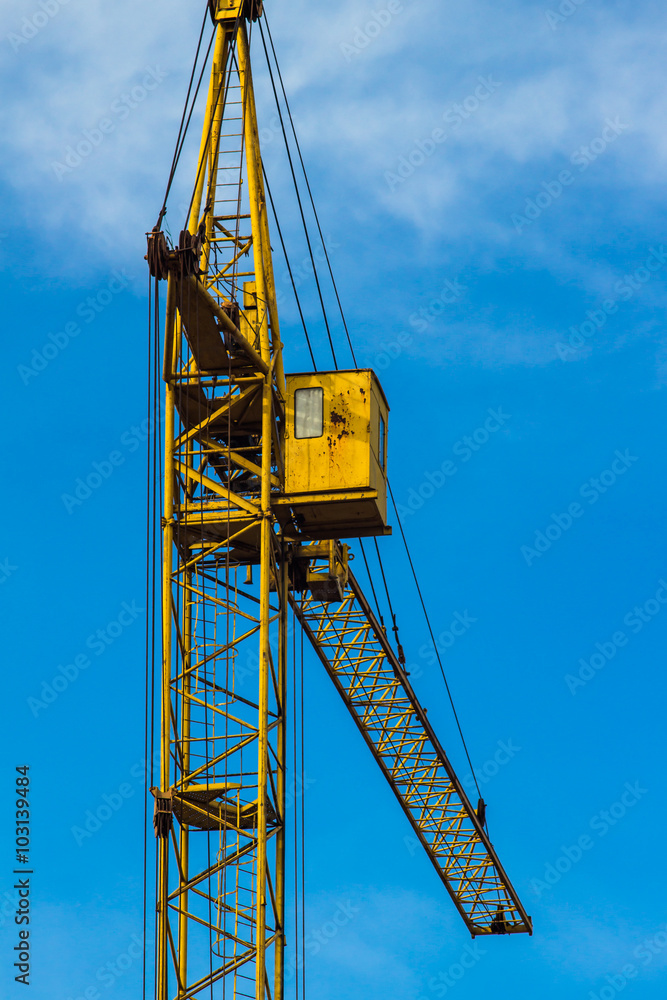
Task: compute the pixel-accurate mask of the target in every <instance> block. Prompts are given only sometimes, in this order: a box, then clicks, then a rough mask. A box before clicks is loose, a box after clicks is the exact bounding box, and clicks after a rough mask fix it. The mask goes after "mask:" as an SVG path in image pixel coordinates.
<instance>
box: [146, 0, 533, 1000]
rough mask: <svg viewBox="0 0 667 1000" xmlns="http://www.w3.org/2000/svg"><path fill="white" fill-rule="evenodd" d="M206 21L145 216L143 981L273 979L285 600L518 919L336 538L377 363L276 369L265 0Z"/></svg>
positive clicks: (464, 869)
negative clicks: (151, 949)
mask: <svg viewBox="0 0 667 1000" xmlns="http://www.w3.org/2000/svg"><path fill="white" fill-rule="evenodd" d="M209 22H210V23H211V24H212V26H211V27H210V31H211V41H210V45H209V52H208V53H206V54H205V55H204V56H203V57H202V60H201V62H202V68H201V74H200V77H199V82H200V83H201V80H202V79H203V75H204V70H205V68H206V67H207V66H208V67H209V68H210V78H209V85H208V97H207V100H206V105H205V113H204V122H203V130H202V138H201V144H200V149H199V155H198V162H197V164H196V169H194V170H193V175H194V184H193V186H192V189H191V190H192V197H191V202H190V206H189V209H188V213H187V217H186V220H185V222H186V226H185V228H184V229H183V231H182V232H181V233H180V237H179V240H178V245H172V240H171V238H169V239H168V238H167V237H166V236H165V234H164V233H163V231H162V223H163V220H164V216H165V213H166V197H165V203H164V207H163V209H162V211H161V212H160V215H159V219H158V223H157V225H156V227H155V228H154V229H153V230H152V231H151V232H150V233H149V234H148V253H147V260H148V264H149V270H150V275H151V281H152V293H151V301H152V302H154V310H153V314H152V323H153V327H152V329H153V335H152V345H153V346H152V348H151V366H152V375H151V379H150V385H151V389H150V392H151V398H152V404H151V405H153V407H154V412H155V413H156V414H157V413H158V411H159V410H160V404H159V394H160V392H161V390H159V388H158V386H159V383H160V375H161V378H162V381H163V382H164V387H165V389H164V391H165V395H166V399H165V408H164V416H163V424H162V425H161V429H160V433H159V434H158V435H157V437H156V438H155V443H154V445H153V450H152V461H153V466H154V468H153V487H152V490H151V496H152V503H153V506H154V511H155V517H154V519H153V527H152V528H149V541H150V538H151V537H152V539H153V546H154V548H153V550H152V551H153V563H152V566H153V569H151V562H150V559H149V574H152V576H153V583H152V585H153V588H154V594H159V597H158V598H156V605H157V610H156V611H155V612H154V622H158V624H157V626H156V630H157V635H156V642H155V643H154V644H153V645H154V648H157V649H158V652H157V654H152V653H150V652H149V654H148V658H149V660H150V657H151V655H154V656H156V662H155V663H154V672H155V682H154V686H153V691H152V694H150V695H149V698H148V701H149V704H148V709H147V710H148V718H149V724H151V725H152V724H153V717H154V721H155V727H156V731H159V750H158V757H159V762H160V763H159V768H157V769H156V775H155V778H154V783H153V787H152V788H151V792H152V795H153V798H154V816H153V826H154V831H155V836H156V840H157V850H156V866H157V871H156V896H157V899H156V910H157V916H156V930H155V935H156V941H155V996H156V997H157V1000H167V998H171V997H176V998H177V1000H194V998H195V997H200V996H201V997H204V996H211V997H213V996H220V997H223V996H224V997H226V998H228V1000H236V998H237V997H253V998H255V1000H265V998H266V1000H283V997H284V996H285V979H286V977H285V942H286V927H285V902H286V895H287V892H288V889H287V885H286V858H285V833H286V831H285V814H286V791H287V772H286V767H287V756H288V748H287V721H288V720H287V711H288V664H289V654H290V649H289V647H290V642H288V619H289V615H290V614H291V615H292V616H293V619H295V620H296V621H297V622H298V623H299V624H300V627H301V629H302V632H303V635H305V636H306V637H307V639H308V640H309V642H310V644H311V645H312V647H313V649H314V651H315V653H316V654H317V656H318V657H319V659H320V661H321V663H322V665H323V667H324V669H325V671H326V672H327V674H328V675H329V677H330V678H331V681H332V682H333V686H334V688H335V690H336V691H337V692H338V694H339V695H340V697H341V698H342V699H343V701H344V703H345V705H346V706H347V708H348V710H349V712H350V714H351V715H352V718H353V719H354V722H355V723H356V725H357V727H358V729H359V731H360V733H361V735H362V737H363V739H364V740H365V742H366V744H367V746H368V748H369V750H370V752H371V754H372V755H373V757H374V758H375V760H376V761H377V763H378V765H379V767H380V769H381V770H382V772H383V774H384V776H385V777H386V779H387V781H388V782H389V785H390V786H391V788H392V790H393V792H394V794H395V796H396V798H397V799H398V802H399V803H400V806H401V807H402V809H403V811H404V813H405V816H406V820H407V823H408V824H410V826H411V828H412V831H413V834H414V836H415V837H416V838H417V840H418V841H419V842H420V843H421V845H422V847H423V849H424V851H425V852H426V854H427V855H428V857H429V859H430V861H431V862H432V864H433V867H434V868H435V870H436V872H437V874H438V876H439V877H440V879H441V880H442V882H443V883H444V886H445V888H446V890H447V892H448V893H449V895H450V896H451V899H452V901H453V903H454V905H455V907H456V908H457V910H458V911H459V913H460V915H461V917H462V918H463V920H464V922H465V924H466V926H467V928H468V930H469V931H470V933H471V934H472V935H473V936H475V935H494V934H516V933H521V932H527V933H531V932H532V925H531V920H530V917H529V916H528V915H527V913H526V911H525V909H524V907H523V905H522V904H521V902H520V900H519V898H518V896H517V893H516V892H515V890H514V888H513V886H512V884H511V882H510V880H509V878H508V876H507V874H506V873H505V870H504V869H503V867H502V865H501V863H500V860H499V859H498V857H497V855H496V852H495V850H494V848H493V846H492V844H491V842H490V840H489V837H488V834H487V830H486V824H485V815H484V813H485V807H484V804H483V802H481V801H480V804H479V805H478V807H477V808H475V807H473V805H472V804H471V802H470V801H469V799H468V796H467V795H466V793H465V791H464V789H463V787H462V785H461V782H460V781H459V779H458V778H457V776H456V774H455V773H454V770H453V768H452V766H451V764H450V761H449V759H448V757H447V754H446V753H445V751H444V749H443V747H442V745H441V743H440V742H439V740H438V737H437V735H436V734H435V732H434V731H433V728H432V726H431V724H430V722H429V720H428V718H427V715H426V712H425V710H424V709H423V708H422V707H421V705H420V703H419V701H418V699H417V696H416V695H415V692H414V690H413V688H412V686H411V684H410V681H409V679H408V675H407V673H406V670H405V668H404V662H405V658H404V656H403V654H402V650H401V648H400V646H398V647H397V649H398V652H397V651H396V650H395V649H394V646H393V645H392V642H391V641H390V639H389V638H388V636H387V632H386V630H385V628H384V625H383V622H382V621H381V620H379V615H378V614H376V613H375V612H374V611H373V609H372V607H371V605H370V603H369V601H368V600H367V599H366V597H365V595H364V593H363V591H362V589H361V587H360V585H359V582H358V581H357V579H356V578H355V576H354V574H353V573H352V571H351V569H350V558H351V553H350V551H349V548H350V547H349V545H348V544H344V543H343V542H341V541H340V539H341V538H344V539H360V540H361V539H363V538H364V537H373V538H376V537H377V536H380V535H387V534H390V532H391V529H390V527H389V526H388V518H387V418H388V412H389V407H388V405H387V400H386V398H385V395H384V393H383V391H382V387H381V386H380V382H379V380H378V378H377V376H376V375H375V373H374V372H373V371H371V370H369V369H359V368H356V367H354V368H353V369H350V370H336V369H337V365H334V366H333V370H330V371H315V370H312V371H307V372H299V373H294V374H292V373H286V372H285V368H284V360H283V344H282V343H281V335H280V327H279V317H278V309H277V304H276V285H275V279H274V269H273V262H272V248H271V243H270V238H269V219H268V205H267V198H266V193H267V190H268V188H267V185H266V183H265V175H264V172H263V166H262V159H261V154H260V144H259V130H258V123H257V115H256V108H255V97H254V92H253V79H252V73H251V63H250V47H249V38H250V36H251V34H252V32H253V28H254V30H255V32H261V37H262V41H263V42H264V45H265V48H266V34H265V31H266V30H267V29H268V25H266V23H265V15H264V12H263V10H262V6H261V3H259V2H258V0H209V2H208V4H207V10H206V14H205V17H204V24H203V25H202V35H201V36H200V48H201V38H202V37H204V29H205V26H206V25H207V23H209ZM263 22H264V23H263ZM269 39H270V34H269ZM270 47H271V48H272V42H271V46H270ZM211 50H212V56H211V55H210V51H211ZM266 51H267V62H268V61H269V55H268V51H269V50H266ZM269 65H270V64H269ZM195 66H197V59H195ZM272 79H273V77H272ZM195 80H196V73H195V70H194V69H193V76H192V79H191V89H190V92H189V95H188V99H190V94H191V93H192V92H193V87H194V81H195ZM281 83H282V78H281ZM198 89H199V88H198V85H197V88H196V89H195V90H194V94H193V96H192V106H193V107H194V103H195V100H196V98H197V92H198ZM187 108H188V101H187V100H186V111H187ZM191 115H192V108H191V109H190V116H191ZM190 116H188V117H187V118H186V114H185V112H184V115H183V121H182V123H181V125H182V127H181V132H180V133H179V139H178V142H177V152H176V154H175V157H174V164H173V165H172V171H171V177H170V184H171V179H172V178H173V175H174V170H175V166H176V163H177V161H178V157H179V155H180V151H181V150H182V149H183V143H184V135H185V126H186V125H187V123H188V122H189V117H190ZM168 191H169V187H168ZM269 194H270V192H269ZM270 200H271V199H270ZM313 207H314V206H313ZM281 242H282V235H281ZM163 279H164V280H166V282H167V288H166V304H165V305H164V313H165V316H164V340H163V341H162V344H161V345H160V344H159V342H158V333H157V330H158V326H160V327H161V321H160V317H159V314H160V303H161V302H162V301H163V300H162V299H161V296H160V293H159V287H161V286H160V285H159V282H160V281H161V280H163ZM160 361H161V371H160ZM313 367H314V362H313ZM162 436H163V442H160V441H159V440H158V439H159V438H160V437H162ZM162 446H163V448H164V464H163V466H162V469H161V470H160V468H159V466H160V461H159V458H157V449H158V448H161V447H162ZM150 461H151V460H150V459H149V466H150ZM160 514H161V515H162V516H160ZM151 533H152V534H151ZM160 533H161V534H162V539H161V540H160V538H159V535H160ZM358 544H363V542H360V543H358ZM160 560H161V567H160V568H158V569H157V571H155V567H156V565H158V564H159V563H160ZM371 585H372V581H371ZM160 622H161V624H160ZM248 664H251V665H252V666H251V667H250V668H249V667H248ZM249 674H250V676H251V677H252V683H249V682H248V675H249ZM147 684H148V681H147ZM151 698H154V699H155V704H156V705H157V706H158V707H157V709H156V710H155V712H154V716H153V711H152V705H151ZM215 984H218V985H217V986H216V985H215ZM214 986H215V989H214Z"/></svg>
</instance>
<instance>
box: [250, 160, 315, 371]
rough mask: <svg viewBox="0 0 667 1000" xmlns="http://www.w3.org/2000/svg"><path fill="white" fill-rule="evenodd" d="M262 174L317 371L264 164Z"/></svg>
mask: <svg viewBox="0 0 667 1000" xmlns="http://www.w3.org/2000/svg"><path fill="white" fill-rule="evenodd" d="M262 173H263V174H264V184H265V185H266V192H267V194H268V196H269V201H270V202H271V211H272V212H273V219H274V222H275V224H276V229H277V230H278V236H279V238H280V245H281V247H282V248H283V255H284V257H285V263H286V264H287V270H288V272H289V276H290V281H291V282H292V291H293V292H294V298H295V299H296V305H297V309H298V310H299V316H300V317H301V325H302V326H303V332H304V335H305V337H306V343H307V344H308V353H309V354H310V360H311V361H312V362H313V369H314V371H317V365H316V364H315V355H314V354H313V348H312V347H311V344H310V337H309V336H308V329H307V327H306V320H305V319H304V315H303V310H302V309H301V300H300V299H299V295H298V292H297V290H296V285H295V283H294V275H293V274H292V267H291V265H290V262H289V257H288V256H287V248H286V246H285V241H284V239H283V231H282V229H281V228H280V223H279V222H278V213H277V212H276V206H275V205H274V203H273V195H272V194H271V186H270V184H269V180H268V177H267V176H266V170H265V169H264V164H263V163H262Z"/></svg>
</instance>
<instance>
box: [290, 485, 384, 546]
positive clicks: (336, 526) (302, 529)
mask: <svg viewBox="0 0 667 1000" xmlns="http://www.w3.org/2000/svg"><path fill="white" fill-rule="evenodd" d="M271 503H272V506H273V508H274V509H275V510H276V512H279V511H281V510H284V509H285V508H289V509H290V510H291V511H292V513H293V515H294V520H295V521H296V524H297V527H298V532H299V537H302V538H305V539H313V540H316V539H322V538H367V537H369V536H375V535H391V528H390V527H387V526H386V525H385V523H384V520H383V517H382V514H381V512H380V509H379V506H378V491H377V490H372V489H359V490H334V491H331V492H328V493H284V494H281V495H280V496H278V497H276V498H275V499H272V501H271ZM278 516H280V515H279V514H278Z"/></svg>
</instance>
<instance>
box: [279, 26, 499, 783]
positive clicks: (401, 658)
mask: <svg viewBox="0 0 667 1000" xmlns="http://www.w3.org/2000/svg"><path fill="white" fill-rule="evenodd" d="M265 20H266V30H267V34H268V37H269V43H270V46H271V51H272V53H273V59H274V62H275V66H276V72H277V74H278V79H279V81H280V87H281V91H282V95H283V99H284V102H285V107H286V110H287V114H288V117H289V121H290V126H291V129H292V133H293V135H294V141H295V144H296V149H297V153H298V157H299V162H300V164H301V169H302V171H303V175H304V179H305V182H306V187H307V190H308V195H309V199H310V203H311V207H312V210H313V215H314V217H315V222H316V224H317V229H318V233H319V236H320V239H321V240H322V247H323V250H324V254H325V258H326V262H327V266H328V270H329V275H330V278H331V282H332V286H333V289H334V292H335V296H336V302H337V304H338V308H339V310H340V314H341V319H342V322H343V327H344V329H345V333H346V336H347V341H348V345H349V348H350V353H351V354H352V359H353V361H354V364H355V367H356V366H357V360H356V355H355V353H354V348H353V346H352V339H351V337H350V333H349V329H348V326H347V322H346V320H345V314H344V311H343V306H342V303H341V300H340V296H339V294H338V288H337V285H336V281H335V278H334V275H333V269H332V267H331V260H330V258H329V254H328V251H327V249H326V246H325V243H324V236H323V233H322V228H321V225H320V221H319V216H318V214H317V209H316V207H315V201H314V198H313V194H312V189H311V187H310V183H309V180H308V174H307V171H306V167H305V164H304V161H303V156H302V154H301V147H300V145H299V140H298V137H297V134H296V128H295V126H294V120H293V118H292V112H291V109H290V107H289V101H288V98H287V93H286V91H285V86H284V82H283V79H282V73H281V72H280V66H279V63H278V58H277V55H276V51H275V46H274V44H273V38H272V36H271V30H270V27H269V23H268V20H267V19H266V18H265ZM260 34H261V37H262V44H263V46H264V52H265V54H266V60H267V66H268V68H269V76H270V79H271V85H272V87H273V92H274V97H275V100H276V107H277V109H278V117H279V119H280V125H281V129H282V132H283V138H284V141H285V147H286V149H287V155H288V159H289V164H290V170H291V173H292V179H293V181H294V185H295V189H296V190H297V199H298V202H299V209H300V212H301V219H302V222H303V225H304V229H305V225H306V223H305V217H304V213H303V207H302V203H301V198H300V196H299V193H298V188H297V182H296V177H295V172H294V165H293V162H292V156H291V153H290V150H289V144H288V140H287V135H286V130H285V124H284V120H283V115H282V112H281V109H280V105H279V101H278V95H277V92H276V86H275V81H274V76H273V70H272V67H271V62H270V59H269V53H268V49H267V45H266V40H265V38H264V31H263V28H262V24H261V22H260ZM274 215H275V209H274ZM306 239H307V242H308V249H309V251H311V262H312V265H313V273H314V275H315V280H316V282H317V288H318V293H319V297H320V305H321V307H322V312H323V315H324V319H325V324H326V328H327V333H329V323H328V320H327V317H326V309H325V306H324V302H323V298H322V294H321V289H320V284H319V279H318V276H317V272H316V270H315V262H314V260H313V255H312V250H311V244H310V239H309V238H308V235H307V233H306ZM281 241H282V238H281ZM329 342H330V344H331V336H330V333H329ZM331 350H332V354H333V344H331ZM335 362H336V359H335V354H334V363H335ZM336 368H338V365H337V364H336ZM387 486H388V488H389V492H390V495H391V499H392V503H393V504H394V510H395V511H396V518H397V521H398V524H399V529H400V532H401V538H402V540H403V545H404V547H405V551H406V555H407V557H408V562H409V564H410V569H411V571H412V575H413V578H414V581H415V586H416V588H417V593H418V595H419V600H420V603H421V606H422V610H423V612H424V617H425V619H426V624H427V627H428V631H429V634H430V636H431V640H432V642H433V648H434V650H435V654H436V657H437V660H438V665H439V667H440V672H441V674H442V679H443V681H444V683H445V688H446V691H447V695H448V698H449V702H450V705H451V707H452V712H453V713H454V719H455V721H456V725H457V729H458V731H459V735H460V737H461V741H462V743H463V748H464V750H465V754H466V758H467V760H468V764H469V765H470V770H471V773H472V776H473V779H474V781H475V786H476V788H477V791H478V792H479V797H480V799H481V798H482V794H481V791H480V788H479V784H478V782H477V777H476V775H475V769H474V767H473V764H472V760H471V758H470V753H469V751H468V745H467V743H466V741H465V737H464V735H463V730H462V728H461V723H460V721H459V717H458V713H457V711H456V708H455V706H454V700H453V697H452V694H451V690H450V687H449V683H448V681H447V677H446V674H445V670H444V667H443V665H442V660H441V657H440V652H439V650H438V648H437V645H436V643H435V637H434V634H433V629H432V626H431V621H430V618H429V615H428V611H427V610H426V604H425V602H424V599H423V595H422V590H421V586H420V584H419V579H418V577H417V572H416V570H415V567H414V563H413V561H412V556H411V554H410V550H409V547H408V544H407V539H406V537H405V533H404V531H403V526H402V524H401V522H400V518H399V517H398V511H397V510H396V504H395V502H394V496H393V493H392V491H391V485H390V484H389V482H387ZM374 543H375V550H376V553H377V558H378V563H379V566H380V573H381V575H382V580H383V584H384V589H385V593H386V596H387V603H388V605H389V613H390V615H391V619H392V631H393V632H394V635H395V639H396V646H397V652H398V659H399V662H400V663H401V664H405V653H404V651H403V647H402V645H401V643H400V641H399V634H398V624H397V620H396V614H395V612H394V610H393V606H392V602H391V597H390V594H389V587H388V584H387V579H386V575H385V572H384V565H383V562H382V556H381V554H380V549H379V546H378V543H377V539H374ZM360 544H361V550H362V555H363V559H364V563H365V565H366V571H367V573H368V579H369V582H370V584H371V590H372V592H373V598H374V600H375V605H376V608H377V610H378V614H379V617H380V622H381V624H382V627H383V628H384V622H383V619H382V615H381V613H380V609H379V603H378V599H377V594H376V593H375V588H374V586H373V580H372V576H371V573H370V570H369V566H368V561H367V559H366V553H365V551H364V546H363V542H360Z"/></svg>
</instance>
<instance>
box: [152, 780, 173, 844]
mask: <svg viewBox="0 0 667 1000" xmlns="http://www.w3.org/2000/svg"><path fill="white" fill-rule="evenodd" d="M151 794H152V796H153V798H154V799H155V809H154V811H153V828H154V830H155V836H156V837H158V838H163V839H166V838H167V837H168V836H169V832H170V830H171V828H172V826H173V822H174V820H173V812H174V797H173V794H172V792H171V791H169V792H161V791H160V789H159V788H156V787H155V786H153V788H151Z"/></svg>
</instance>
